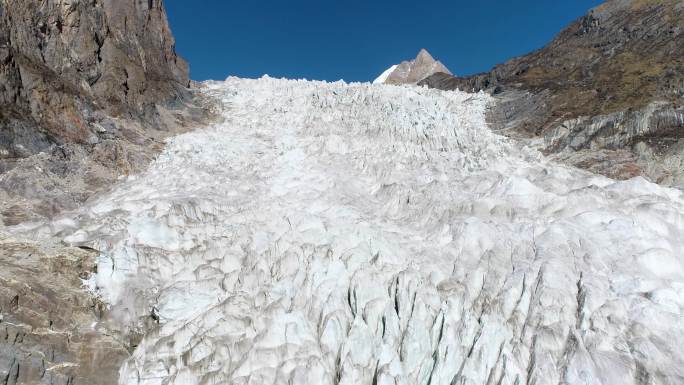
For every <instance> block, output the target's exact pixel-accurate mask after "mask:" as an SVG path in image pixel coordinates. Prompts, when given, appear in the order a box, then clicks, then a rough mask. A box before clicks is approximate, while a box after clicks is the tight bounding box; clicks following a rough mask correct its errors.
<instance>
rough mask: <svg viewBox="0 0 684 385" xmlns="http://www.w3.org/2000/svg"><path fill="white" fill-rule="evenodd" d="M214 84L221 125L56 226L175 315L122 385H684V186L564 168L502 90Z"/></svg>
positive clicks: (117, 284) (108, 291) (112, 298)
mask: <svg viewBox="0 0 684 385" xmlns="http://www.w3.org/2000/svg"><path fill="white" fill-rule="evenodd" d="M205 92H207V93H209V94H212V95H214V96H216V97H218V98H220V99H221V100H222V101H223V105H224V116H225V121H224V122H222V123H221V124H217V125H215V126H211V127H206V128H204V129H201V130H197V131H194V132H191V133H188V134H184V135H181V136H178V137H176V138H174V139H173V140H171V141H170V142H169V144H168V146H167V148H166V150H165V152H164V153H163V154H162V155H161V156H160V158H159V159H158V160H157V161H156V162H155V163H153V164H152V165H151V167H150V168H149V170H148V171H147V172H145V173H143V174H142V175H139V176H137V177H131V178H129V179H128V180H126V181H122V183H121V184H119V185H118V186H116V187H115V189H114V190H113V192H111V193H110V194H108V195H107V196H103V197H101V198H100V199H99V200H97V201H95V202H93V203H92V204H91V205H90V206H88V207H87V208H86V209H84V210H83V211H82V212H81V213H79V214H78V215H76V216H75V217H74V221H73V223H77V224H78V225H77V226H76V227H77V228H78V229H79V230H78V231H72V230H69V231H67V230H64V229H58V228H56V229H55V231H57V230H60V231H62V232H65V231H66V232H68V233H69V236H68V237H67V238H66V239H67V241H70V242H74V243H78V242H91V243H92V242H95V243H94V244H93V245H94V246H96V247H97V248H98V249H99V250H102V251H103V257H102V258H101V260H100V266H99V274H98V281H97V286H98V288H99V291H100V293H101V294H102V295H103V297H104V298H105V299H106V300H107V301H109V302H110V303H111V304H112V307H113V310H115V311H117V312H119V313H120V314H122V320H123V321H122V322H124V321H125V322H135V320H137V319H138V317H140V316H145V315H147V314H149V313H150V311H151V307H152V306H154V307H155V310H154V311H155V314H158V315H159V317H160V327H159V328H158V330H155V331H153V332H152V333H150V334H149V335H147V336H146V337H145V338H144V340H143V341H142V343H141V344H140V346H139V347H138V348H137V350H136V351H135V353H134V354H133V355H132V357H131V358H130V360H128V362H127V363H126V364H125V365H124V367H123V368H122V370H121V380H120V381H121V383H122V384H145V385H152V384H176V385H193V384H219V383H221V384H227V383H230V384H254V385H257V384H259V385H260V384H297V385H299V384H312V385H314V384H315V385H322V384H345V385H356V384H368V385H371V384H378V385H389V384H423V385H449V384H454V385H456V384H458V385H462V384H463V385H465V384H468V385H471V384H472V385H474V384H479V385H485V384H507V385H522V384H537V385H544V384H604V385H608V384H682V383H684V359H683V357H684V350H682V346H684V318H683V317H682V309H683V306H684V270H683V269H684V260H683V259H684V257H683V256H684V248H683V245H684V214H683V213H684V199H683V197H682V192H681V191H679V190H674V189H667V188H662V187H659V186H657V185H654V184H651V183H648V182H647V181H645V180H644V179H641V178H637V179H633V180H629V181H625V182H616V181H613V180H610V179H607V178H604V177H600V176H595V175H592V174H589V173H587V172H583V171H579V170H575V169H572V168H569V167H565V166H562V165H557V164H554V163H551V162H548V161H546V160H545V159H544V158H543V157H542V156H541V155H539V154H538V153H535V152H534V151H532V150H529V149H527V148H525V147H524V146H523V145H521V144H518V143H515V142H512V141H510V140H508V139H505V138H502V137H500V136H497V135H495V134H493V133H491V132H490V131H489V129H488V127H487V125H486V123H485V120H484V114H485V110H486V108H487V106H488V104H489V103H490V102H491V100H490V98H489V97H488V96H487V95H485V94H466V93H461V92H441V91H437V90H428V89H422V88H416V87H398V86H386V85H369V84H352V85H347V84H344V83H332V84H327V83H321V82H305V81H289V80H275V79H271V78H262V79H259V80H242V79H236V78H230V79H228V80H227V81H226V82H220V83H211V84H207V85H206V90H205ZM59 223H61V224H62V225H61V226H63V227H68V226H66V225H65V223H71V222H69V221H65V220H63V221H61V222H59ZM53 226H55V227H59V224H55V225H53ZM72 226H73V225H72ZM126 320H128V321H126Z"/></svg>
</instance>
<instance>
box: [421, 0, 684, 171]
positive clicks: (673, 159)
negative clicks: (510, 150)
mask: <svg viewBox="0 0 684 385" xmlns="http://www.w3.org/2000/svg"><path fill="white" fill-rule="evenodd" d="M682 46H684V3H682V2H681V1H677V0H664V1H646V0H613V1H608V2H606V3H605V4H603V5H601V6H599V7H597V8H595V9H593V10H591V11H590V12H589V14H588V15H586V16H584V17H582V18H581V19H579V20H577V21H576V22H574V23H573V24H571V25H570V26H569V27H568V28H567V29H565V30H564V31H562V32H561V33H560V34H559V35H558V36H557V37H556V38H555V39H554V40H553V41H552V42H551V43H550V44H548V45H547V46H546V47H544V48H542V49H541V50H539V51H536V52H533V53H531V54H529V55H527V56H523V57H520V58H516V59H513V60H511V61H509V62H507V63H505V64H502V65H499V66H497V67H496V68H494V69H493V70H492V71H491V72H488V73H484V74H479V75H476V76H471V77H467V78H457V77H453V76H449V75H446V74H435V75H432V76H430V77H428V78H427V79H425V80H424V81H423V82H422V84H426V85H428V86H431V87H436V88H440V89H456V88H459V89H462V90H468V91H470V90H488V91H490V92H492V93H494V94H496V95H497V97H498V98H499V99H500V100H501V101H503V103H501V106H500V107H499V111H496V112H495V114H494V115H493V117H494V118H493V123H494V124H495V125H497V126H499V128H506V129H510V130H512V132H515V133H517V134H523V135H526V136H542V137H544V139H545V140H544V143H545V148H546V150H547V151H548V152H551V153H557V154H558V155H557V157H558V158H559V159H563V160H568V161H570V162H571V163H573V164H576V165H579V166H582V167H585V168H588V169H591V170H593V171H598V172H601V173H603V174H606V175H610V176H613V177H619V178H626V177H631V176H634V175H644V176H647V177H649V178H650V179H652V180H654V181H657V182H661V183H665V184H669V185H682V184H684V174H683V173H682V169H681V168H680V165H681V164H682V158H681V155H682V154H681V152H679V151H678V149H679V148H681V146H682V145H684V143H682V142H681V140H682V137H684V134H683V132H684V115H683V113H684V110H683V109H682V107H683V106H684V51H683V50H682V49H681V47H682Z"/></svg>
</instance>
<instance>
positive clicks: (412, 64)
mask: <svg viewBox="0 0 684 385" xmlns="http://www.w3.org/2000/svg"><path fill="white" fill-rule="evenodd" d="M436 73H445V74H449V75H451V71H449V69H448V68H447V67H446V66H445V65H444V64H442V62H440V61H437V60H435V59H434V58H433V57H432V55H430V53H429V52H428V51H427V50H426V49H421V50H420V52H418V55H417V56H416V58H415V59H414V60H411V61H403V62H401V63H400V64H396V65H393V66H392V67H390V68H389V69H388V70H386V71H385V72H383V73H382V75H380V76H379V77H378V78H377V79H375V80H374V81H373V83H375V84H378V83H385V84H417V83H418V82H419V81H421V80H423V79H425V78H426V77H428V76H430V75H433V74H436Z"/></svg>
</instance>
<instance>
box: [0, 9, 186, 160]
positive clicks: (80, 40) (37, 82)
mask: <svg viewBox="0 0 684 385" xmlns="http://www.w3.org/2000/svg"><path fill="white" fill-rule="evenodd" d="M0 59H1V62H2V64H0V84H2V85H3V87H2V89H0V103H2V104H1V105H0V107H1V109H0V111H1V112H2V119H3V120H2V123H3V130H2V141H0V146H1V147H0V155H1V156H2V157H3V158H10V157H13V158H17V157H24V156H27V155H32V154H34V153H36V152H38V151H40V150H43V149H45V148H46V147H48V146H49V145H50V144H53V143H58V144H61V143H81V144H87V143H92V142H94V141H96V140H97V139H96V137H97V135H98V129H99V128H98V127H97V126H95V125H94V124H93V123H95V122H94V120H95V119H97V116H96V112H98V111H99V110H104V111H105V112H107V113H109V114H110V115H115V116H122V117H133V116H136V117H137V116H142V117H145V118H148V119H154V118H155V114H158V113H157V112H156V111H155V106H156V105H158V104H160V103H163V102H166V101H168V100H170V99H172V98H174V97H177V96H179V94H181V93H183V92H185V91H184V88H185V87H187V86H188V67H187V64H186V63H185V62H184V61H183V59H181V58H179V57H178V55H176V53H175V50H174V40H173V37H172V36H171V32H170V30H169V27H168V24H167V21H166V14H165V11H164V8H163V5H162V2H161V1H160V0H150V1H138V0H124V1H120V0H116V1H115V0H96V1H87V2H86V1H56V0H55V1H37V0H2V2H1V3H0Z"/></svg>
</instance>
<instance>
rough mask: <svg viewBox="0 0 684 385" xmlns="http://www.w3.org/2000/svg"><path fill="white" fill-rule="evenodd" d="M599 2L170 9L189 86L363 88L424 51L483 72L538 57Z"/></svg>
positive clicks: (228, 2) (415, 1) (232, 1)
mask: <svg viewBox="0 0 684 385" xmlns="http://www.w3.org/2000/svg"><path fill="white" fill-rule="evenodd" d="M601 2H602V1H599V0H568V1H562V0H518V1H511V0H489V1H477V0H469V1H461V0H452V1H447V0H444V1H436V0H411V1H406V0H392V1H389V0H280V1H275V0H262V1H254V0H240V1H237V0H197V1H191V0H166V2H165V4H166V8H167V11H168V13H169V21H170V23H171V28H172V29H173V33H174V36H175V37H176V44H177V49H178V51H179V52H180V53H181V55H182V56H183V57H184V58H185V59H187V60H188V61H189V62H190V71H191V77H192V78H193V79H195V80H206V79H217V80H219V79H224V78H226V77H227V76H229V75H235V76H241V77H260V76H261V75H263V74H269V75H271V76H273V77H288V78H307V79H318V80H331V81H332V80H338V79H344V80H346V81H367V80H372V79H374V78H375V77H376V76H377V75H379V74H380V73H381V72H382V71H384V70H385V69H386V68H387V67H389V66H390V65H392V64H395V63H398V62H400V61H402V60H406V59H410V58H413V57H414V56H415V55H416V54H417V53H418V50H419V49H420V48H423V47H424V48H427V50H428V51H430V53H432V55H433V56H435V58H437V59H439V60H441V61H442V62H444V63H445V64H446V65H447V67H449V69H451V71H452V72H454V73H456V74H458V75H467V74H473V73H477V72H482V71H486V70H488V69H490V68H491V67H493V66H494V65H496V64H498V63H501V62H504V61H506V60H507V59H509V58H512V57H514V56H518V55H521V54H525V53H527V52H530V51H532V50H535V49H537V48H540V47H542V46H543V45H544V44H546V43H547V42H548V41H550V40H551V39H552V38H553V36H554V35H555V34H556V33H557V32H559V31H560V30H561V29H562V28H563V27H565V26H567V25H568V24H569V23H570V22H571V21H573V20H575V19H576V18H578V17H579V16H581V15H583V14H585V13H586V12H587V11H588V10H589V9H590V8H592V7H594V6H596V5H598V4H600V3H601Z"/></svg>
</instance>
